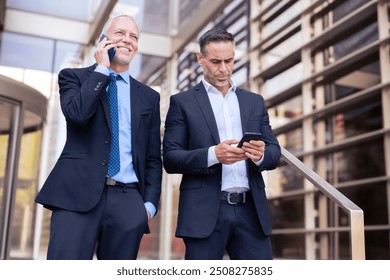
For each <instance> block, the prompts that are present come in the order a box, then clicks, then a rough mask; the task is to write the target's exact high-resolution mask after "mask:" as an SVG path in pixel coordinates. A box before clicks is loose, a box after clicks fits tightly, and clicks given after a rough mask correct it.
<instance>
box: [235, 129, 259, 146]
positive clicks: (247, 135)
mask: <svg viewBox="0 0 390 280" xmlns="http://www.w3.org/2000/svg"><path fill="white" fill-rule="evenodd" d="M261 136H262V134H261V133H257V132H245V134H244V136H243V137H242V138H241V140H240V143H238V145H237V148H241V147H242V145H243V144H244V142H249V141H250V140H262V137H261Z"/></svg>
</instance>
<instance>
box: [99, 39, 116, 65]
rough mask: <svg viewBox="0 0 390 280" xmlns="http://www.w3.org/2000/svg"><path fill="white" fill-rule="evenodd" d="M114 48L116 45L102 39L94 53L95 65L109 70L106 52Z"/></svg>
mask: <svg viewBox="0 0 390 280" xmlns="http://www.w3.org/2000/svg"><path fill="white" fill-rule="evenodd" d="M115 47H116V44H114V43H113V41H112V40H108V39H107V38H104V39H103V40H102V41H101V42H99V44H98V45H97V47H96V50H95V53H94V57H95V60H96V63H97V64H100V65H103V66H106V67H107V68H110V65H111V62H110V59H109V56H108V50H109V49H111V48H115Z"/></svg>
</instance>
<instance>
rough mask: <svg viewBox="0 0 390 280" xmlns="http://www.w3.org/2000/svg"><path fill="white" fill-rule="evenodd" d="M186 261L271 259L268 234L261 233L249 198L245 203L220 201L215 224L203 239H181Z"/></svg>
mask: <svg viewBox="0 0 390 280" xmlns="http://www.w3.org/2000/svg"><path fill="white" fill-rule="evenodd" d="M183 240H184V243H185V245H186V253H185V259H186V260H221V259H223V257H224V254H225V252H226V253H227V254H228V256H229V258H230V259H231V260H269V259H272V246H271V241H270V237H269V236H266V235H264V233H263V230H262V228H261V225H260V222H259V219H258V217H257V214H256V209H255V206H254V204H253V201H252V199H249V200H248V201H247V202H246V203H244V204H233V205H232V204H229V203H228V202H227V201H222V200H221V201H220V208H219V214H218V220H217V224H216V226H215V228H214V231H213V232H212V234H211V235H210V236H208V237H206V238H189V237H184V238H183Z"/></svg>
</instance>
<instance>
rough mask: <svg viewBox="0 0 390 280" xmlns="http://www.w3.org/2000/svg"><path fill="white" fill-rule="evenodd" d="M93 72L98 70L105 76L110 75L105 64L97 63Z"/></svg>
mask: <svg viewBox="0 0 390 280" xmlns="http://www.w3.org/2000/svg"><path fill="white" fill-rule="evenodd" d="M95 72H99V73H101V74H104V75H106V76H110V70H108V68H107V67H106V66H103V65H100V64H98V66H96V68H95Z"/></svg>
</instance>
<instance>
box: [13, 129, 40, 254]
mask: <svg viewBox="0 0 390 280" xmlns="http://www.w3.org/2000/svg"><path fill="white" fill-rule="evenodd" d="M41 138H42V132H41V130H38V131H36V132H31V133H26V134H24V135H23V136H22V143H21V150H20V159H19V171H18V180H17V183H16V186H15V187H16V190H15V202H14V207H13V219H12V225H11V234H10V236H11V251H10V258H11V259H15V258H23V259H31V258H32V251H33V241H34V227H35V213H36V211H35V209H36V204H35V202H34V199H35V196H36V192H37V189H38V171H39V165H40V162H39V160H40V156H39V155H40V151H41Z"/></svg>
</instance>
